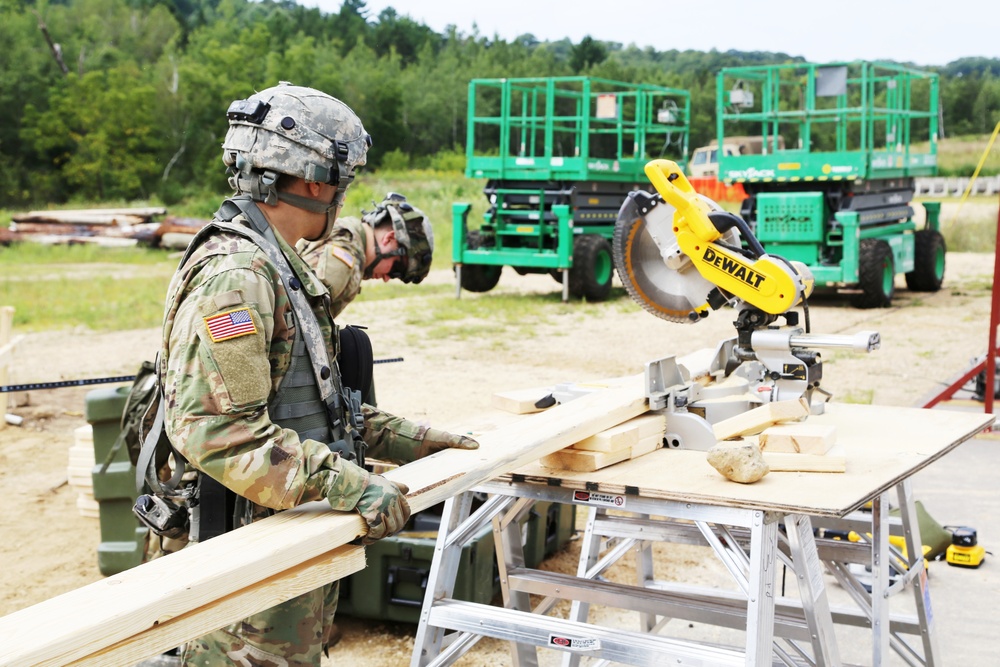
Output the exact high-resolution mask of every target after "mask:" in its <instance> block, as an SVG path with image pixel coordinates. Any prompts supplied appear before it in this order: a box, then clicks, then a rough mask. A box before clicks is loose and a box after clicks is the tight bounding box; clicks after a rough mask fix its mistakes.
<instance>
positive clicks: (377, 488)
mask: <svg viewBox="0 0 1000 667" xmlns="http://www.w3.org/2000/svg"><path fill="white" fill-rule="evenodd" d="M340 465H341V468H340V472H339V474H338V475H337V477H336V478H335V479H334V482H333V484H332V485H331V487H330V490H329V492H327V496H326V497H327V500H328V501H329V503H330V506H331V507H332V508H333V509H335V510H342V511H348V510H352V509H353V510H357V511H358V513H359V514H360V515H361V518H363V519H364V520H365V523H366V524H368V534H367V535H365V536H364V537H362V538H361V543H362V544H371V543H373V542H375V541H377V540H381V539H382V538H384V537H390V536H392V535H395V534H396V533H398V532H399V531H400V530H402V529H403V527H404V526H405V525H406V521H407V519H409V518H410V504H409V503H408V502H406V494H407V493H409V491H410V489H409V488H408V487H407V486H406V485H405V484H396V483H393V482H390V481H389V480H388V479H386V478H385V477H382V476H381V475H373V474H371V473H370V472H368V471H367V470H365V469H364V468H362V467H360V466H358V465H355V464H354V463H351V462H350V461H345V460H343V459H341V460H340Z"/></svg>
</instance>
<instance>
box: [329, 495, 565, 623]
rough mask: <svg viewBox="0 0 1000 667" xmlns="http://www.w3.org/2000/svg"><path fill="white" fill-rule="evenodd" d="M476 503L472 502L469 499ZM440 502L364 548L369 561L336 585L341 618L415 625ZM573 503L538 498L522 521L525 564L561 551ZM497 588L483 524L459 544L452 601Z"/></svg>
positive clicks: (485, 600)
mask: <svg viewBox="0 0 1000 667" xmlns="http://www.w3.org/2000/svg"><path fill="white" fill-rule="evenodd" d="M473 506H475V503H473ZM440 509H441V508H440V506H437V507H433V508H428V509H427V510H424V511H423V512H418V513H417V514H415V515H413V517H412V518H411V519H410V522H409V523H408V524H407V528H406V530H403V531H401V532H400V533H398V534H396V535H394V536H392V537H389V538H386V539H384V540H379V541H378V542H376V543H375V544H372V545H370V546H368V547H367V548H366V549H365V556H366V558H367V561H368V565H367V567H366V568H365V569H363V570H361V571H359V572H356V573H354V574H352V575H351V576H349V577H345V578H344V579H343V580H341V583H340V600H339V604H338V606H337V614H338V615H339V616H352V617H354V618H376V619H380V620H384V621H395V622H402V623H417V622H418V621H419V620H420V608H421V606H422V605H423V601H424V595H425V594H426V592H427V583H428V578H429V576H430V570H431V564H432V562H433V559H434V548H435V544H436V541H437V539H436V538H437V531H438V528H439V526H440V522H441V515H440V511H439V510H440ZM575 523H576V507H575V506H573V505H563V504H559V503H547V502H537V503H535V505H534V507H533V508H532V509H531V511H530V512H529V513H527V514H526V515H525V517H524V518H523V519H522V523H521V543H522V544H521V546H522V547H523V549H524V560H525V565H526V566H527V567H532V568H533V567H536V566H537V565H538V564H539V563H541V562H542V561H543V560H544V559H545V558H548V557H549V556H552V555H554V554H555V553H557V552H558V551H560V550H561V549H563V548H564V547H565V546H566V544H567V543H568V542H569V540H570V538H571V537H572V536H573V532H574V529H575ZM499 592H500V579H499V571H498V567H497V559H496V550H495V548H494V542H493V529H492V528H491V527H490V526H486V527H484V528H483V529H482V530H480V532H479V533H478V534H477V535H476V536H475V537H473V538H472V539H471V540H469V542H468V543H466V544H465V546H463V547H462V555H461V557H460V559H459V564H458V570H457V572H456V577H455V590H454V594H453V597H454V598H455V599H456V600H465V601H467V602H478V603H480V604H490V602H491V601H492V600H493V599H494V597H496V596H497V595H498V594H499Z"/></svg>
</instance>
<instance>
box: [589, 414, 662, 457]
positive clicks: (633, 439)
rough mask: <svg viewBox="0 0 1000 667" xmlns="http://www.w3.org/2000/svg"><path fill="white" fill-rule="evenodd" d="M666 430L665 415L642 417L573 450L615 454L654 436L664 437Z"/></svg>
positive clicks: (603, 432) (595, 437)
mask: <svg viewBox="0 0 1000 667" xmlns="http://www.w3.org/2000/svg"><path fill="white" fill-rule="evenodd" d="M665 429H666V418H665V417H664V416H663V415H658V414H648V415H642V416H641V417H636V418H635V419H630V420H628V421H627V422H625V423H623V424H619V425H618V426H613V427H611V428H609V429H607V430H605V431H601V432H600V433H598V434H597V435H592V436H590V437H589V438H585V439H583V440H581V441H580V442H578V443H576V444H575V445H573V449H581V450H584V451H590V452H613V451H617V450H619V449H625V448H626V447H632V446H634V445H636V444H638V443H639V441H640V440H642V439H644V438H647V437H649V436H652V435H660V436H662V435H663V432H664V430H665Z"/></svg>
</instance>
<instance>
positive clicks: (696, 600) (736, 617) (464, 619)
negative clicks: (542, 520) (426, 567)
mask: <svg viewBox="0 0 1000 667" xmlns="http://www.w3.org/2000/svg"><path fill="white" fill-rule="evenodd" d="M896 490H897V493H898V494H899V501H900V506H901V509H902V512H901V519H895V520H893V522H890V520H889V517H888V512H887V505H888V502H887V501H886V498H885V497H884V495H879V496H877V497H875V498H874V499H873V501H872V505H873V512H872V514H871V515H867V514H866V513H860V512H855V513H853V514H851V515H848V516H846V517H843V518H841V519H831V518H826V517H815V518H810V517H809V516H806V515H801V514H785V513H778V512H767V511H761V510H749V509H738V508H733V507H721V506H711V505H703V504H699V503H689V502H676V501H666V500H661V499H644V498H641V497H638V496H633V495H628V496H614V494H604V495H603V496H602V497H601V498H600V502H601V503H602V504H599V505H595V504H593V503H592V502H591V501H581V499H582V498H587V497H592V496H591V494H587V493H584V494H583V495H580V494H581V492H580V491H574V490H572V489H565V488H561V487H557V486H546V485H543V484H538V483H525V482H511V483H507V482H499V481H494V482H490V483H488V484H485V485H483V486H481V487H479V488H477V489H476V490H475V492H487V493H489V494H491V495H490V498H489V500H488V501H487V502H486V503H484V504H483V505H482V506H481V507H480V508H479V509H478V510H476V511H475V512H472V511H471V508H472V498H473V492H467V493H465V494H462V495H460V496H457V497H455V498H452V499H450V500H448V501H447V502H446V503H445V508H444V513H443V516H442V522H441V529H440V531H439V533H438V541H437V545H436V547H435V555H434V560H433V563H432V566H431V571H430V574H429V579H428V582H427V591H426V595H425V598H424V604H423V607H422V609H421V614H420V621H419V626H418V629H417V635H416V638H415V641H414V652H413V655H412V658H411V662H410V666H411V667H432V666H433V667H437V666H440V665H450V664H453V663H454V662H455V661H457V660H458V659H459V658H461V657H462V656H463V655H465V654H466V653H467V652H468V651H469V649H471V648H472V647H473V646H474V645H475V643H476V642H477V641H478V640H479V639H480V638H482V637H484V636H488V637H494V638H497V639H501V640H505V641H509V642H510V643H511V658H512V664H514V665H516V666H518V667H533V666H537V665H538V664H539V662H538V652H537V649H538V648H548V649H553V650H558V651H561V652H562V653H563V665H564V667H576V666H577V665H579V664H580V661H581V660H582V659H583V658H593V659H599V660H607V661H612V662H615V663H623V664H630V665H650V666H654V665H656V666H658V665H664V664H670V665H679V666H689V667H709V666H711V667H725V666H727V665H761V666H763V665H772V664H775V665H803V664H807V665H823V666H827V665H829V666H835V665H841V664H843V663H842V662H841V657H840V654H839V649H838V645H837V641H836V636H835V633H834V627H835V624H836V625H842V626H845V627H847V626H850V627H854V628H861V629H862V631H866V630H871V632H872V635H873V641H872V644H873V646H872V662H871V664H873V665H882V664H887V663H883V660H887V659H888V653H889V650H890V649H891V650H893V651H895V652H896V653H897V654H898V655H899V656H901V657H902V658H903V660H904V661H905V662H906V664H908V665H935V664H938V663H936V662H935V658H934V655H935V647H934V642H933V639H932V637H931V633H930V632H929V623H930V608H929V600H927V599H926V596H925V591H926V571H925V570H924V569H923V567H922V565H923V561H922V559H916V561H915V562H906V561H901V560H900V558H899V555H898V554H895V553H892V552H891V551H890V549H889V547H888V534H889V530H890V523H891V524H892V530H893V532H895V533H900V532H902V534H904V535H905V538H906V540H907V543H908V544H909V545H910V550H909V553H920V551H919V548H917V549H916V550H914V549H913V548H912V547H913V545H919V544H920V543H921V542H920V536H919V526H918V523H917V519H916V513H915V511H914V505H913V499H912V495H911V494H910V492H909V482H908V481H904V482H901V483H900V484H898V485H897V487H896ZM594 495H598V494H594ZM537 500H546V501H555V502H563V503H574V502H575V503H576V504H577V505H584V506H585V507H587V508H588V510H589V516H588V520H587V525H586V530H585V532H584V535H583V541H582V544H581V555H580V562H579V567H578V571H577V573H576V575H575V576H573V575H568V574H559V573H554V572H545V571H541V570H535V569H529V568H526V567H525V561H524V554H523V542H522V540H523V537H522V535H521V530H520V527H519V526H520V522H519V519H520V518H521V517H522V516H523V515H524V514H525V513H526V512H528V511H530V509H531V507H532V505H533V504H534V502H535V501H537ZM616 501H618V502H619V503H621V504H617V505H616V504H615V503H616ZM615 507H618V508H621V509H622V510H623V511H614V512H609V508H610V509H614V508H615ZM626 512H627V513H628V514H626ZM814 522H816V523H819V524H824V525H826V526H828V527H829V526H833V527H835V528H837V529H838V530H839V529H843V528H845V527H847V528H850V529H851V530H857V531H858V532H859V533H861V534H865V533H870V534H872V535H874V536H875V538H873V539H872V540H871V542H870V543H850V542H841V541H835V540H830V539H816V538H815V537H814V534H815V531H814ZM490 524H492V527H493V531H494V543H495V545H496V550H497V564H498V571H499V576H500V585H501V591H502V594H503V605H504V606H503V607H495V606H489V605H484V604H478V603H472V602H464V601H461V600H456V599H454V598H453V597H452V595H453V593H454V587H455V581H456V576H457V569H458V565H459V562H460V558H461V551H462V546H463V545H464V544H465V543H466V542H467V541H469V540H470V539H472V538H473V537H474V536H475V535H476V534H477V533H479V531H481V530H482V528H484V527H485V526H487V525H490ZM655 542H668V543H686V544H699V545H706V544H707V545H708V546H710V547H711V549H712V552H713V553H714V555H715V556H716V557H717V558H718V559H719V560H720V561H721V563H722V564H723V565H724V566H725V569H726V570H727V571H728V573H729V574H730V575H731V576H732V578H733V581H734V582H735V585H736V589H735V590H731V591H730V590H725V589H717V588H711V589H707V588H704V587H697V586H691V585H684V584H680V583H677V582H664V581H658V580H656V579H655V578H654V576H653V544H654V543H655ZM629 553H632V554H634V556H635V568H636V569H635V577H636V581H637V584H636V585H626V584H619V583H613V582H611V581H608V580H607V579H605V577H604V575H605V574H606V572H607V570H608V569H609V568H610V567H611V566H612V565H614V564H615V563H617V562H618V561H619V560H620V559H621V558H623V557H624V556H626V555H627V554H629ZM911 560H912V559H911ZM872 562H874V563H876V564H879V563H881V564H885V563H894V564H896V567H895V571H896V572H897V573H898V574H899V575H900V576H899V580H898V581H896V582H895V583H891V582H890V578H889V577H890V569H892V568H891V567H874V568H873V572H874V573H875V574H874V576H873V580H872V584H871V585H872V588H871V590H875V591H882V594H876V595H874V596H872V595H871V594H870V593H868V592H867V591H866V590H865V588H864V587H863V586H862V585H861V584H860V583H858V581H857V579H856V578H855V577H854V575H853V574H852V572H851V570H850V569H849V568H848V564H849V563H869V564H871V563H872ZM779 565H782V566H784V567H786V568H788V571H789V572H790V573H791V574H792V575H793V577H794V581H795V585H796V587H797V589H798V596H797V597H784V594H783V591H782V590H780V589H779V588H778V587H777V584H776V582H777V578H776V573H777V571H778V569H779V568H778V566H779ZM824 568H825V571H826V572H827V573H829V574H831V575H832V576H833V577H834V578H835V579H836V580H837V581H838V583H840V584H841V586H842V587H843V588H844V589H845V590H847V591H848V593H849V595H850V598H851V600H852V602H854V603H855V604H856V607H848V606H838V607H832V606H831V604H830V602H829V599H828V595H827V592H826V589H825V585H824ZM906 587H909V588H912V589H913V590H914V597H915V600H916V607H917V615H916V616H911V615H903V614H894V615H890V614H889V605H888V598H889V596H890V595H892V594H894V593H896V592H899V591H900V590H901V589H903V588H906ZM532 596H536V600H538V601H537V602H536V604H535V605H534V606H532V603H531V601H532ZM565 600H569V601H571V603H572V604H571V607H570V611H569V614H568V617H567V618H559V617H555V616H547V615H545V614H547V613H549V612H551V610H552V609H553V608H554V607H555V605H556V604H557V603H559V602H561V601H565ZM591 606H606V607H614V608H618V609H624V610H630V611H633V612H637V614H638V615H639V619H640V622H639V627H638V628H637V629H621V628H611V627H601V626H597V625H593V624H590V623H588V617H589V615H590V608H591ZM672 619H682V620H683V621H685V622H686V623H698V624H709V625H713V626H717V627H719V628H722V630H721V632H723V633H726V632H728V633H730V635H733V633H735V635H733V636H736V637H745V647H743V649H742V650H741V649H740V648H738V647H735V648H734V647H733V646H732V645H729V644H726V645H720V644H719V643H717V642H715V641H713V642H711V643H709V642H706V641H704V640H702V641H697V640H693V639H682V638H676V637H670V636H667V635H665V634H662V633H663V632H664V631H665V630H666V629H667V626H668V624H669V622H670V621H671V620H672ZM907 636H916V637H919V638H920V641H922V644H923V646H922V649H923V650H922V651H920V650H918V648H915V647H913V646H911V645H910V643H908V640H907ZM588 664H593V663H588ZM599 664H604V663H599Z"/></svg>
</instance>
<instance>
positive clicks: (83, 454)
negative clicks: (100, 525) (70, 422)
mask: <svg viewBox="0 0 1000 667" xmlns="http://www.w3.org/2000/svg"><path fill="white" fill-rule="evenodd" d="M93 469H94V430H93V427H92V426H91V425H90V424H86V425H84V426H80V427H79V428H77V429H76V430H75V431H73V446H72V447H70V448H69V464H68V465H67V466H66V476H67V479H68V480H69V485H70V487H71V488H72V489H73V490H74V491H76V493H77V496H76V509H77V510H78V511H79V512H80V516H85V517H91V518H94V519H97V518H100V505H98V503H97V501H96V500H94V479H93V477H92V476H91V471H93Z"/></svg>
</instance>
